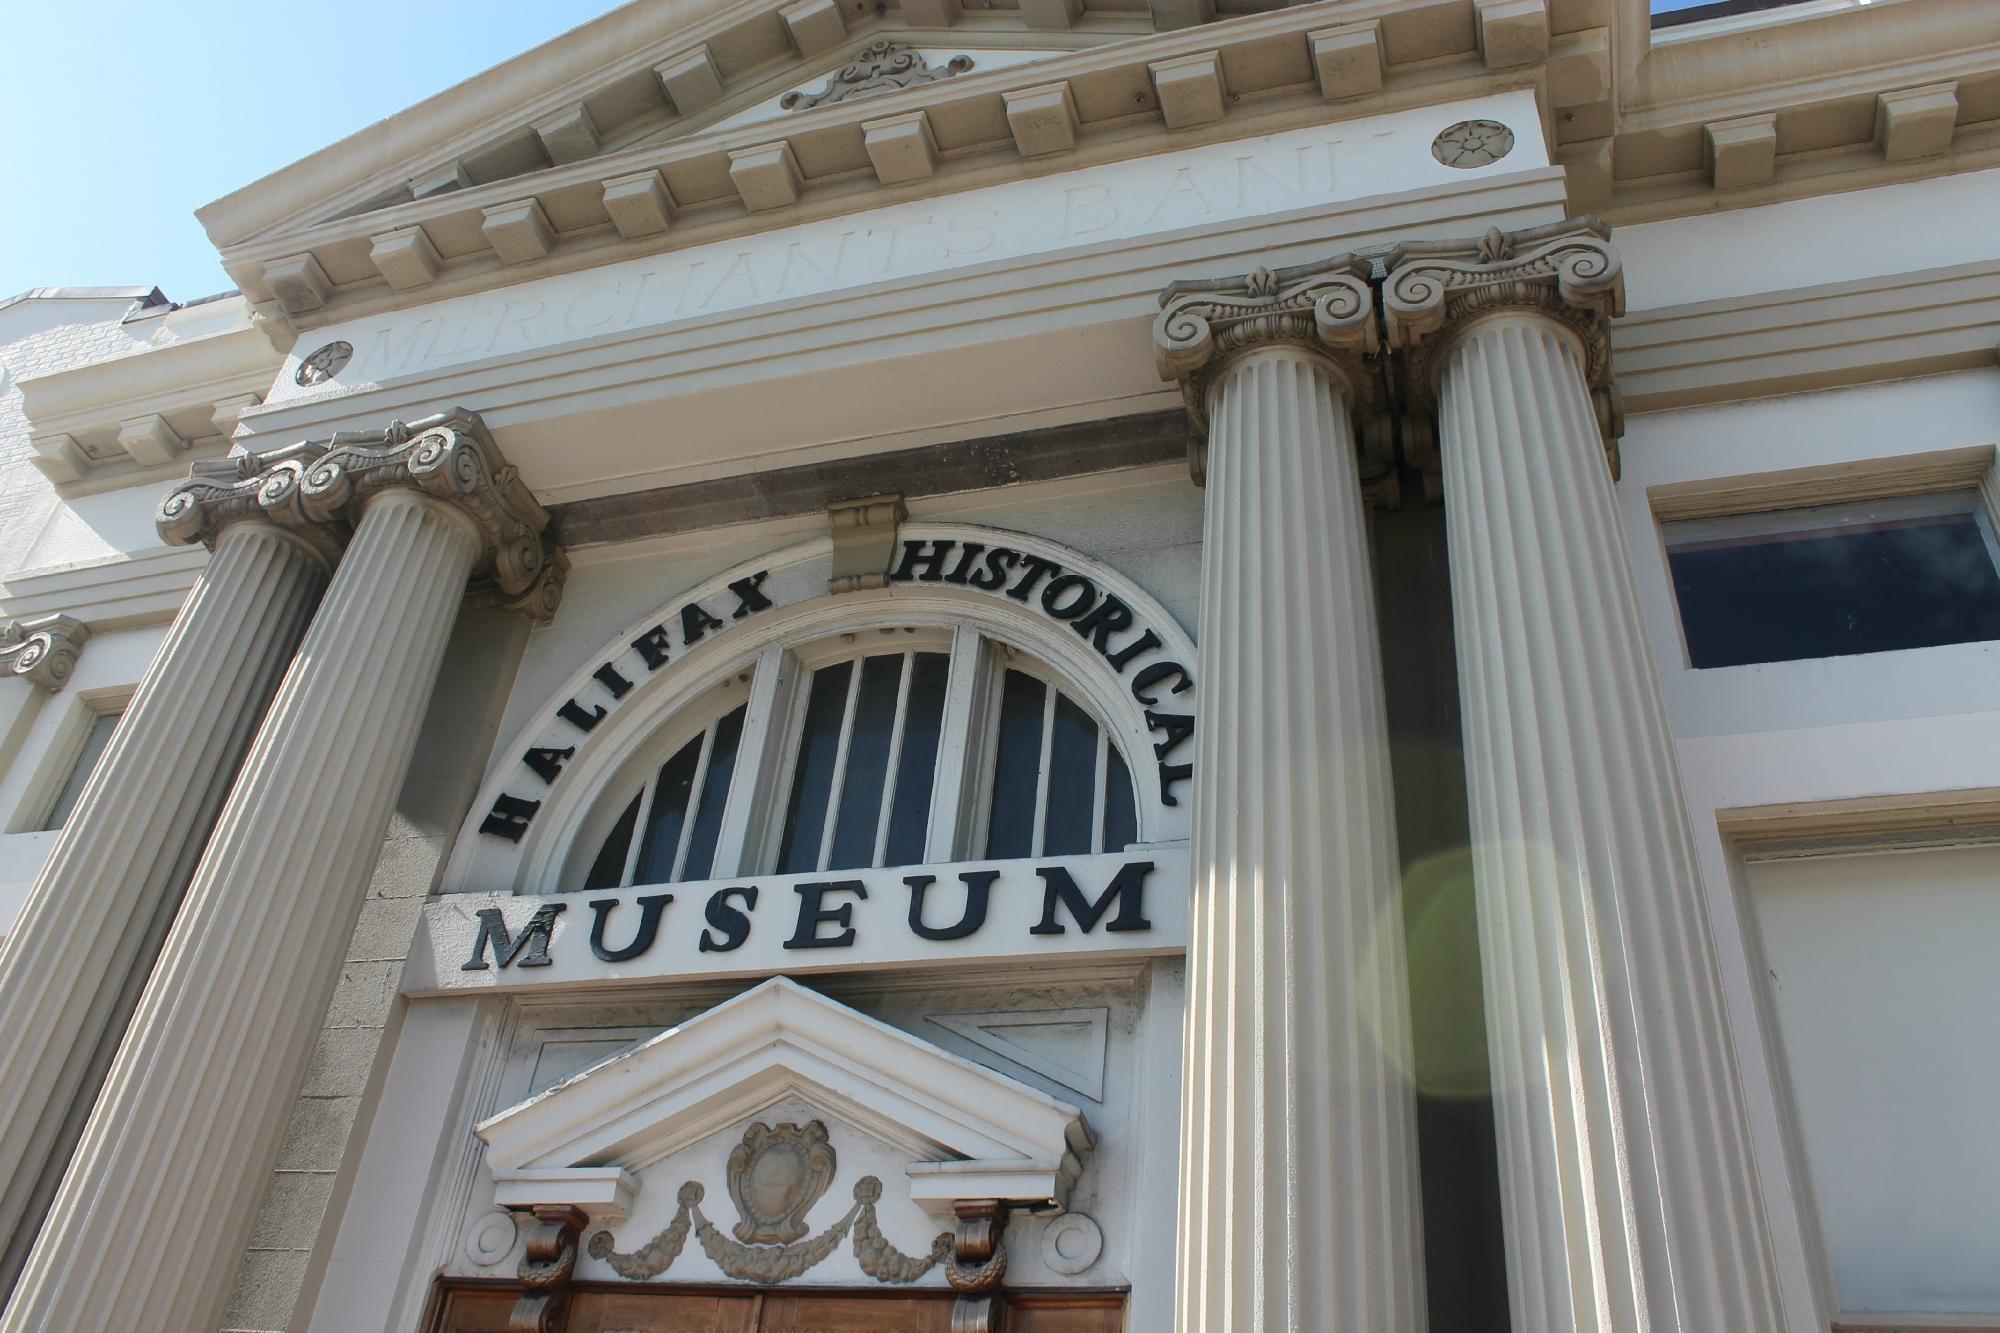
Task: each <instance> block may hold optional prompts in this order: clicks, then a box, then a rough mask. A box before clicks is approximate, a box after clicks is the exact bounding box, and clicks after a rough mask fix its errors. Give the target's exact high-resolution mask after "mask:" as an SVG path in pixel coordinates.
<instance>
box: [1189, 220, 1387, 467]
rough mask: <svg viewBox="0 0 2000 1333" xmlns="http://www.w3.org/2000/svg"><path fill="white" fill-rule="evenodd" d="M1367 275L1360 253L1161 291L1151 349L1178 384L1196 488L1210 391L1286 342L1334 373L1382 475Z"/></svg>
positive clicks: (1367, 463)
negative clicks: (1229, 371)
mask: <svg viewBox="0 0 2000 1333" xmlns="http://www.w3.org/2000/svg"><path fill="white" fill-rule="evenodd" d="M1371 271H1372V270H1371V265H1370V263H1369V261H1368V260H1366V259H1364V258H1361V257H1360V256H1357V255H1351V254H1348V255H1338V256H1335V257H1334V258H1332V259H1327V260H1322V261H1320V262H1318V263H1314V264H1301V265H1297V266H1294V267H1291V268H1281V269H1276V270H1273V269H1268V268H1263V267H1259V268H1256V269H1253V270H1251V271H1250V272H1249V273H1246V274H1242V275H1240V276H1237V277H1231V278H1207V279H1195V280H1190V281H1183V282H1176V283H1173V284H1171V285H1169V286H1168V287H1167V288H1166V290H1165V291H1163V292H1161V293H1160V313H1159V316H1158V317H1157V318H1156V319H1155V320H1154V321H1153V353H1154V358H1155V360H1156V362H1157V364H1158V366H1159V371H1160V378H1161V379H1166V380H1179V381H1180V384H1181V394H1182V397H1183V399H1184V400H1185V401H1186V403H1187V409H1188V416H1189V419H1190V422H1191V424H1192V426H1193V437H1192V441H1191V443H1190V445H1189V458H1188V466H1189V469H1190V470H1191V471H1192V472H1193V474H1194V478H1195V481H1196V482H1197V483H1200V482H1201V481H1202V479H1203V475H1204V473H1205V471H1206V461H1207V448H1208V410H1209V409H1208V399H1209V391H1210V389H1211V388H1212V387H1213V385H1214V384H1215V382H1216V380H1217V379H1218V377H1219V376H1220V375H1221V374H1222V372H1223V371H1224V370H1225V369H1226V368H1227V367H1228V366H1229V364H1230V363H1231V362H1232V361H1233V360H1235V359H1236V358H1237V357H1240V356H1242V355H1243V354H1245V353H1247V352H1251V351H1254V350H1256V349H1258V348H1260V347H1270V346H1278V345H1285V344H1290V345H1293V346H1298V347H1305V348H1309V349H1311V350H1312V351H1314V352H1316V353H1318V354H1319V355H1320V356H1322V357H1323V358H1324V359H1326V360H1327V361H1329V362H1330V363H1332V364H1333V365H1335V366H1336V367H1338V369H1339V370H1340V372H1341V374H1342V376H1343V378H1344V379H1345V380H1346V381H1347V383H1348V387H1349V390H1350V393H1351V402H1352V403H1353V405H1354V413H1355V420H1356V427H1357V431H1358V433H1359V435H1360V437H1361V440H1362V448H1363V454H1364V460H1363V470H1364V475H1374V474H1375V473H1377V472H1387V471H1388V465H1389V461H1390V455H1389V453H1388V440H1389V438H1390V437H1389V419H1388V416H1387V414H1386V413H1385V412H1384V410H1383V407H1384V403H1383V394H1382V391H1381V378H1380V376H1379V375H1378V373H1377V372H1376V370H1375V369H1374V366H1373V364H1372V361H1373V358H1374V357H1375V355H1376V353H1377V352H1378V351H1379V349H1380V345H1381V339H1380V334H1379V332H1378V330H1377V326H1376V321H1375V293H1374V289H1373V287H1372V286H1371V285H1370V282H1369V277H1370V273H1371ZM1371 464H1372V465H1371Z"/></svg>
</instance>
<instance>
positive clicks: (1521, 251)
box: [1384, 219, 1783, 1333]
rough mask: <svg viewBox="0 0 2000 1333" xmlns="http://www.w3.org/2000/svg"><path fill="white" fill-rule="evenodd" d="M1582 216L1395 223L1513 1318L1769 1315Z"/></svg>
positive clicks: (1596, 238)
mask: <svg viewBox="0 0 2000 1333" xmlns="http://www.w3.org/2000/svg"><path fill="white" fill-rule="evenodd" d="M1606 235H1607V233H1606V231H1605V229H1604V228H1603V226H1602V224H1600V223H1597V222H1596V221H1595V220H1594V219H1585V220H1582V221H1579V222H1573V223H1566V224H1561V225H1559V226H1555V227H1544V228H1537V229H1535V230H1533V231H1529V232H1522V233H1517V234H1515V235H1511V236H1510V235H1504V234H1502V233H1499V232H1497V231H1496V232H1489V233H1488V234H1487V236H1485V237H1484V238H1482V239H1480V240H1476V241H1467V242H1463V243H1435V244H1424V245H1412V246H1405V247H1402V248H1401V249H1400V250H1399V251H1398V252H1397V253H1396V254H1395V256H1394V257H1393V258H1392V259H1391V261H1390V263H1391V272H1390V274H1389V279H1388V283H1387V286H1386V288H1385V291H1384V305H1385V307H1386V312H1387V316H1388V328H1389V333H1390V338H1391V341H1392V342H1393V343H1395V344H1397V345H1399V346H1402V347H1406V348H1408V349H1410V361H1409V363H1408V366H1407V373H1406V376H1405V379H1404V383H1405V384H1406V385H1408V386H1409V388H1410V390H1411V392H1412V396H1413V405H1414V406H1417V407H1418V408H1423V407H1426V406H1428V405H1429V404H1431V403H1433V402H1434V403H1435V407H1436V411H1437V428H1438V436H1439V443H1440V447H1441V449H1442V454H1443V459H1442V462H1443V472H1444V494H1445V505H1446V519H1447V524H1448V532H1449V536H1448V542H1449V548H1448V549H1449V552H1450V559H1451V582H1452V604H1453V612H1454V616H1455V620H1456V632H1457V638H1458V666H1459V677H1460V693H1461V697H1462V701H1463V709H1464V720H1465V721H1464V725H1465V760H1466V770H1467V779H1468V787H1469V791H1470V799H1471V806H1472V811H1471V813H1472V830H1473V857H1474V861H1473V865H1474V877H1475V886H1476V893H1477V899H1478V906H1479V929H1480V945H1481V956H1482V960H1483V964H1484V971H1485V986H1486V1024H1487V1032H1488V1033H1489V1044H1490V1047H1491V1053H1492V1065H1493V1078H1494V1102H1495V1107H1494V1109H1495V1113H1496V1116H1497V1118H1498V1122H1499V1137H1500V1180H1501V1192H1502V1209H1503V1214H1504V1216H1505V1219H1506V1226H1507V1262H1508V1284H1509V1292H1510V1296H1511V1300H1512V1304H1513V1311H1514V1327H1515V1328H1516V1329H1520V1330H1523V1333H1584V1331H1586V1330H1588V1331H1589V1333H1614V1331H1615V1333H1641V1331H1642V1330H1643V1331H1644V1333H1669V1331H1670V1330H1671V1331H1673V1333H1723V1331H1724V1330H1730V1331H1732V1333H1733V1331H1734V1330H1742V1331H1743V1333H1750V1331H1751V1330H1776V1329H1778V1328H1781V1327H1783V1324H1782V1322H1781V1318H1780V1313H1779V1300H1778V1295H1777V1291H1776V1287H1775V1279H1774V1276H1773V1271H1772V1260H1771V1246H1770V1241H1769V1235H1768V1227H1767V1224H1766V1220H1765V1217H1764V1213H1763V1210H1762V1207H1761V1205H1760V1201H1759V1198H1758V1194H1757V1189H1756V1182H1755V1176H1754V1167H1753V1162H1752V1159H1751V1149H1750V1137H1749V1131H1748V1127H1747V1122H1746V1118H1745V1113H1744V1110H1743V1104H1742V1096H1741V1090H1740V1088H1739V1086H1738V1080H1737V1075H1736V1064H1735V1060H1734V1058H1733V1055H1732V1052H1731V1048H1730V1040H1729V1032H1728V1028H1727V1022H1726V1019H1725V1016H1724V1012H1723V996H1722V984H1721V979H1720V976H1719V974H1718V970H1717V965H1716V960H1715V951H1714V947H1713V944H1712V941H1711V938H1710V934H1709V929H1708V923H1707V919H1706V917H1705V916H1704V913H1703V906H1702V900H1701V884H1700V879H1699V876H1698V874H1697V871H1696V868H1695V858H1694V849H1693V842H1692V838H1691V835H1690V831H1689V825H1688V817H1687V812H1686V806H1685V805H1684V803H1683V801H1682V798H1681V790H1680V778H1679V773H1678V770H1677V768H1676V764H1675V759H1674V749H1673V738H1672V735H1671V733H1670V731H1669V730H1668V726H1667V718H1666V709H1665V706H1664V703H1663V701H1662V698H1661V694H1660V686H1659V681H1658V679H1657V677H1656V674H1655V672H1654V668H1653V664H1652V659H1651V657H1650V656H1649V654H1648V652H1647V646H1646V641H1645V636H1644V633H1643V631H1642V629H1641V625H1640V616H1639V606H1638V601H1637V598H1636V595H1635V593H1634V590H1633V584H1632V576H1631V572H1630V570H1629V569H1628V567H1627V564H1626V558H1625V548H1624V545H1623V543H1622V541H1621V539H1620V533H1619V524H1618V516H1617V511H1616V507H1615V503H1614V499H1613V492H1612V481H1613V471H1612V467H1609V466H1607V458H1606V440H1607V438H1615V435H1616V433H1617V431H1618V430H1619V428H1620V423H1619V422H1618V420H1617V415H1618V414H1617V410H1616V396H1615V393H1614V392H1613V390H1612V389H1611V385H1610V360H1609V358H1610V349H1609V345H1608V339H1607V333H1606V327H1605V325H1606V321H1607V319H1608V318H1609V317H1610V316H1612V315H1614V314H1616V313H1618V311H1619V307H1620V304H1621V301H1622V287H1621V276H1620V270H1619V266H1618V260H1617V256H1616V254H1615V253H1614V252H1613V251H1612V250H1611V248H1610V246H1609V244H1608V243H1607V241H1606V239H1605V237H1606Z"/></svg>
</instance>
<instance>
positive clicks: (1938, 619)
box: [1667, 513, 2000, 667]
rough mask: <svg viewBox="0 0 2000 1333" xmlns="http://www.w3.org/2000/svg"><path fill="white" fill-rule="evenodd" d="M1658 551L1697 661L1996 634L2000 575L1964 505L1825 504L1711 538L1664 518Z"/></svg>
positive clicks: (1780, 658)
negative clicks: (1862, 511) (1881, 514)
mask: <svg viewBox="0 0 2000 1333" xmlns="http://www.w3.org/2000/svg"><path fill="white" fill-rule="evenodd" d="M1720 522H1722V521H1720V520H1718V523H1720ZM1704 526H1707V525H1704ZM1667 558H1668V564H1669V566H1670V567H1671V569H1672V571H1673V578H1674V591H1675V594H1676V596H1677V597H1678V599H1679V602H1680V612H1681V625H1682V627H1683V629H1684V630H1685V632H1686V635H1687V644H1688V657H1689V660H1690V661H1691V663H1692V664H1693V665H1694V666H1696V667H1724V666H1740V665H1743V664H1745V663H1751V662H1787V661H1795V660H1798V659H1801V658H1811V657H1839V656H1845V655H1847V654H1851V653H1879V652H1887V651H1890V650H1893V649H1898V648H1926V647H1931V646H1934V645H1937V644H1945V643H1970V642H1975V641H1979V640H1985V639H2000V575H1996V573H1995V571H1994V566H1993V558H1992V556H1991V554H1990V553H1989V551H1988V548H1987V545H1986V539H1985V534H1984V533H1983V532H1982V531H1981V529H1980V525H1979V522H1978V520H1977V519H1976V518H1974V517H1973V516H1972V515H1971V514H1964V513H1960V514H1942V515H1938V514H1933V515H1924V516H1917V517H1909V518H1890V519H1885V520H1882V521H1876V522H1847V523H1841V522H1840V520H1839V517H1838V516H1837V515H1833V516H1830V517H1829V520H1828V524H1827V526H1825V527H1805V528H1801V529H1798V530H1792V531H1784V532H1772V533H1751V534H1746V535H1743V536H1737V537H1730V536H1724V537H1719V538H1717V539H1713V540H1699V539H1697V540H1676V539H1675V538H1674V537H1673V535H1672V532H1671V529H1670V531H1669V547H1668V552H1667Z"/></svg>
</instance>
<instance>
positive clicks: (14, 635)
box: [0, 615, 90, 694]
mask: <svg viewBox="0 0 2000 1333" xmlns="http://www.w3.org/2000/svg"><path fill="white" fill-rule="evenodd" d="M89 638H90V626H88V625H86V624H84V623H83V622H82V621H81V620H78V619H77V618H76V617H74V616H64V615H53V616H33V617H30V618H29V619H27V620H16V621H10V622H8V623H7V624H4V625H0V676H19V677H20V678H21V679H23V680H25V681H27V682H29V683H30V684H32V685H39V686H41V687H42V688H43V689H45V690H47V691H49V692H50V693H51V694H53V693H54V692H55V691H57V690H59V689H61V688H62V687H63V685H64V683H65V682H67V681H68V680H69V677H70V673H71V672H72V671H74V670H75V669H76V655H77V653H79V652H80V651H82V649H83V645H84V643H85V642H86V641H87V640H88V639H89Z"/></svg>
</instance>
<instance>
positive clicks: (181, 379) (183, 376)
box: [20, 309, 284, 497]
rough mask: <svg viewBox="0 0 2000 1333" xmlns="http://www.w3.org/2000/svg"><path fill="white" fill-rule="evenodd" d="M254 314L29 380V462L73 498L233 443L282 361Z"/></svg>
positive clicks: (163, 471)
mask: <svg viewBox="0 0 2000 1333" xmlns="http://www.w3.org/2000/svg"><path fill="white" fill-rule="evenodd" d="M248 315H249V312H248V310H247V309H246V310H245V311H244V316H245V318H244V319H243V320H242V322H241V323H240V324H239V325H237V326H236V327H233V328H227V329H223V330H221V331H219V332H214V333H208V334H204V335H202V336H199V337H194V338H187V339H181V340H174V341H166V342H162V343H158V344H156V345H145V344H140V345H138V346H136V347H135V348H134V349H133V350H130V351H126V352H123V353H121V354H120V355H116V356H111V357H106V358H104V359H102V360H97V361H90V362H86V363H84V364H82V365H76V366H70V367H66V368H64V369H61V370H57V371H53V372H50V373H48V374H43V375H34V376H29V377H26V378H24V379H22V380H21V381H20V387H21V407H22V412H23V414H24V415H25V416H26V417H27V420H28V429H29V433H30V438H31V440H32V443H33V453H32V455H31V458H30V461H31V462H33V463H34V465H35V466H36V467H37V468H38V469H39V470H40V471H41V472H42V473H43V475H45V476H47V477H48V478H49V480H51V481H53V482H55V483H56V485H57V486H58V487H59V488H60V490H61V492H62V494H63V495H65V496H66V497H68V496H76V495H80V494H87V493H90V492H93V491H97V490H103V489H107V488H109V487H116V486H126V485H132V484H134V483H136V482H140V481H144V480H148V479H150V478H152V477H156V476H157V477H170V476H173V475H176V474H177V473H178V472H179V471H180V470H181V469H182V468H183V467H184V466H186V461H187V459H188V458H189V457H190V456H193V457H199V456H200V455H201V454H202V453H204V452H213V451H216V450H219V449H221V448H222V447H224V446H226V445H227V443H228V441H229V436H230V433H231V432H232V431H233V430H234V429H235V425H236V420H237V418H238V417H239V416H240V415H241V414H242V412H243V410H244V409H245V408H246V407H250V406H252V405H254V404H256V403H258V402H259V401H261V399H262V396H263V394H264V393H265V392H266V391H267V390H269V388H270V387H271V379H272V377H273V376H274V375H275V374H276V373H277V371H278V369H279V367H280V366H282V365H283V364H284V356H283V354H282V353H280V352H279V351H278V350H277V348H275V347H273V346H272V344H271V341H270V339H269V337H268V336H267V335H266V333H265V331H264V329H262V328H260V327H258V323H257V322H255V321H252V320H251V319H250V318H248Z"/></svg>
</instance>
